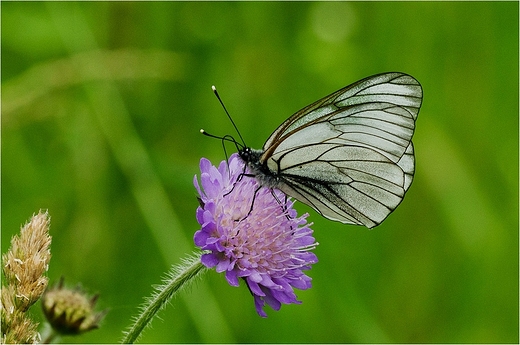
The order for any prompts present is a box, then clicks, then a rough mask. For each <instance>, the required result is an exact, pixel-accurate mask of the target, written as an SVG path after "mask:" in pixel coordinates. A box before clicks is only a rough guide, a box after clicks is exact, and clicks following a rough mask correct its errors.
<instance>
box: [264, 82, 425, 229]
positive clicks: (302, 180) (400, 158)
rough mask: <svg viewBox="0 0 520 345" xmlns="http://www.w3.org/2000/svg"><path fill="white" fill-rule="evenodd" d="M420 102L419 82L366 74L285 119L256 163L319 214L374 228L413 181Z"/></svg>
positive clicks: (287, 191) (285, 190)
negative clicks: (414, 139) (415, 134)
mask: <svg viewBox="0 0 520 345" xmlns="http://www.w3.org/2000/svg"><path fill="white" fill-rule="evenodd" d="M421 102H422V89H421V86H420V84H419V83H418V82H417V81H416V80H415V79H414V78H413V77H411V76H409V75H406V74H403V73H385V74H380V75H376V76H372V77H368V78H366V79H363V80H361V81H359V82H357V83H354V84H352V85H350V86H347V87H345V88H343V89H341V90H339V91H336V92H334V93H333V94H331V95H329V96H327V97H324V98H322V99H321V100H319V101H317V102H315V103H313V104H311V105H309V106H307V107H305V108H303V109H302V110H300V111H298V112H297V113H296V114H294V115H293V116H291V117H290V118H289V119H287V120H286V121H285V122H283V123H282V124H281V125H280V126H279V127H278V128H277V129H276V130H275V132H274V133H273V134H272V135H271V136H270V137H269V139H267V141H266V143H265V144H264V147H263V150H264V153H263V155H262V156H261V158H260V163H261V164H266V165H267V167H268V169H269V170H270V171H271V173H272V175H273V176H276V177H277V179H278V181H279V183H278V186H277V188H279V189H280V190H282V191H283V192H285V193H286V194H288V195H290V196H292V197H294V198H296V199H297V200H299V201H301V202H303V203H305V204H308V205H309V206H311V207H313V208H314V209H316V210H317V211H318V212H320V213H321V214H322V215H323V216H325V217H327V218H330V219H333V220H337V221H341V222H343V223H347V224H362V225H365V226H367V227H369V228H372V227H374V226H376V225H378V224H379V223H381V222H382V221H383V220H384V219H385V218H386V217H387V216H388V214H389V213H390V212H392V211H393V210H394V209H395V208H396V207H397V205H399V203H400V202H401V200H402V199H403V197H404V194H405V192H406V191H407V190H408V188H409V187H410V185H411V183H412V180H413V174H414V167H415V166H414V155H413V145H412V142H411V139H412V136H413V132H414V129H415V120H416V118H417V114H418V112H419V108H420V106H421Z"/></svg>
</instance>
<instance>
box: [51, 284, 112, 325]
mask: <svg viewBox="0 0 520 345" xmlns="http://www.w3.org/2000/svg"><path fill="white" fill-rule="evenodd" d="M97 299H98V295H95V296H94V297H89V296H87V295H86V294H85V293H84V292H83V291H82V290H81V289H80V288H79V286H78V287H76V288H75V289H67V288H64V287H63V278H62V279H61V280H60V281H59V283H58V284H57V285H55V286H53V287H52V288H50V289H47V290H46V291H45V293H44V294H43V299H42V308H43V313H44V314H45V317H46V318H47V321H49V323H50V324H51V326H52V328H54V329H55V330H56V331H57V332H59V333H61V334H69V335H76V334H81V333H85V332H88V331H90V330H93V329H96V328H98V327H99V322H100V321H101V319H102V318H103V317H104V316H105V314H106V313H107V311H106V310H105V311H101V312H99V313H96V312H94V307H95V305H96V302H97Z"/></svg>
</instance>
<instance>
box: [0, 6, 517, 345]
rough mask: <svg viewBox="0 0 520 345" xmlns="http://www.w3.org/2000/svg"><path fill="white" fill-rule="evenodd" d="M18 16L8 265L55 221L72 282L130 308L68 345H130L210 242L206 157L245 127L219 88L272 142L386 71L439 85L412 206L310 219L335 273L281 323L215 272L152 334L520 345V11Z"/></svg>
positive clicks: (7, 148)
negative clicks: (20, 235) (179, 268)
mask: <svg viewBox="0 0 520 345" xmlns="http://www.w3.org/2000/svg"><path fill="white" fill-rule="evenodd" d="M1 7H2V223H1V225H2V252H5V250H6V249H7V247H8V245H9V239H10V237H11V236H12V235H13V234H15V233H16V232H17V231H18V229H19V226H20V224H21V223H23V221H24V220H25V219H27V217H28V216H30V215H31V214H33V213H34V212H35V211H37V210H39V209H48V210H49V214H50V215H51V216H52V222H53V223H52V230H51V231H52V233H51V235H52V236H53V243H52V249H51V250H52V260H51V262H50V269H49V277H50V278H51V281H56V280H58V279H59V277H60V276H62V275H63V276H65V277H66V280H67V281H69V282H75V281H77V282H81V283H82V284H83V286H84V287H86V288H87V289H88V290H89V291H91V292H92V293H99V294H100V299H99V302H98V304H99V306H100V308H101V309H103V308H110V312H109V314H108V315H107V316H106V318H105V320H104V322H103V323H102V325H101V328H100V329H99V330H96V331H93V332H91V333H89V334H86V335H84V337H82V338H78V339H76V338H72V337H71V338H67V339H66V341H67V342H75V341H76V342H97V343H107V342H116V341H118V340H119V339H121V334H122V333H121V332H122V330H124V329H125V328H126V327H127V326H128V325H129V322H130V319H131V317H132V316H133V315H135V314H136V311H137V307H138V306H139V305H140V304H141V303H142V301H143V298H144V297H145V296H149V295H150V294H151V292H152V287H151V285H153V284H157V283H160V279H161V277H162V276H163V275H164V273H165V272H166V271H167V270H168V268H169V267H170V266H171V265H172V264H176V263H179V262H180V259H181V258H183V257H184V256H186V255H187V254H188V253H190V252H191V251H192V250H193V248H194V245H193V243H192V237H193V234H194V232H195V231H196V230H197V222H196V220H195V209H196V207H197V200H196V198H195V190H194V188H193V185H192V179H193V176H194V175H195V174H197V173H198V162H199V159H200V157H202V156H204V157H208V158H209V159H211V160H212V161H213V162H214V163H217V162H219V161H221V160H223V159H224V157H225V156H224V153H223V151H222V146H221V143H220V142H219V141H217V140H213V139H210V138H207V137H204V136H202V135H200V133H199V129H200V128H204V129H206V130H207V131H208V132H211V133H214V134H218V135H223V134H232V135H235V133H234V132H233V128H232V126H231V124H230V123H229V121H228V120H227V118H226V116H225V114H224V112H223V110H222V109H221V107H220V105H219V103H218V101H217V100H216V99H215V97H214V96H213V94H212V92H211V85H216V86H217V87H218V89H219V93H220V95H221V96H222V98H223V100H224V102H225V103H226V105H227V107H228V109H229V111H230V112H231V114H232V116H233V117H234V119H235V121H236V122H237V125H238V126H239V128H240V130H241V131H242V135H243V136H244V138H245V139H246V140H247V143H248V144H249V145H251V146H252V147H255V148H260V147H261V146H262V144H263V141H264V140H265V139H266V138H267V136H268V135H269V134H270V133H271V131H272V130H274V129H275V128H276V126H277V125H278V124H279V123H281V122H282V121H283V120H284V119H286V118H287V117H288V116H289V115H291V114H292V113H293V112H295V111H297V110H298V109H300V108H302V107H303V106H305V105H307V104H309V103H311V102H313V101H315V100H317V99H318V98H320V97H322V96H325V95H327V94H329V93H331V92H333V91H335V90H337V89H339V88H341V87H343V86H345V85H347V84H350V83H352V82H354V81H356V80H358V79H361V78H363V77H366V76H368V75H372V74H376V73H380V72H385V71H402V72H406V73H409V74H411V75H413V76H414V77H416V78H417V79H418V80H419V81H420V82H421V83H422V86H423V89H424V102H423V107H422V109H421V112H420V114H419V118H418V121H417V129H416V134H415V136H414V143H415V149H416V159H417V171H416V176H415V180H414V183H413V185H412V187H411V189H410V192H409V193H408V194H407V196H406V198H405V199H404V201H403V203H402V204H401V206H400V207H399V208H398V209H397V210H396V211H395V212H394V213H393V214H392V215H391V216H390V217H389V218H388V219H387V220H386V221H385V222H384V223H383V224H382V225H380V226H379V227H377V228H375V229H374V230H371V231H368V230H366V229H364V228H360V227H354V226H346V225H342V224H339V223H334V222H330V221H327V220H325V219H322V218H321V217H319V216H318V215H317V214H316V213H315V212H314V211H311V210H309V212H310V213H311V218H310V221H313V222H315V225H314V229H315V237H316V239H317V241H319V242H320V246H319V247H318V248H317V250H316V252H317V255H318V257H319V259H320V262H319V263H318V264H317V265H315V266H314V267H313V269H312V270H311V271H310V272H309V275H310V276H312V277H313V285H314V286H313V288H312V289H310V290H308V291H300V292H299V293H298V296H299V297H300V299H301V300H302V301H303V304H302V305H290V306H283V307H282V309H281V310H280V311H279V312H274V311H269V310H268V314H269V317H268V318H267V319H265V320H264V319H261V318H259V317H258V315H257V314H256V312H255V308H254V305H253V299H252V297H251V296H250V294H249V292H248V291H247V288H246V287H245V286H241V288H239V289H237V288H232V287H230V286H229V285H228V284H227V283H226V282H225V278H224V276H223V275H218V274H216V273H215V272H214V271H212V272H208V273H207V274H206V275H205V276H204V278H203V279H202V280H201V281H199V282H197V284H195V285H194V286H193V287H192V288H191V289H190V290H189V291H184V293H181V295H182V297H181V298H178V299H175V300H174V301H173V305H172V306H170V307H168V308H166V309H165V310H164V311H162V312H161V313H160V316H161V318H162V321H161V320H156V321H155V322H154V323H153V325H152V329H149V330H148V331H147V332H145V334H144V336H143V338H142V339H141V341H142V342H145V343H154V342H163V343H177V342H180V343H193V342H195V343H196V342H212V343H217V342H244V343H261V342H273V343H286V342H289V343H300V342H319V343H328V342H341V343H347V342H369V343H374V342H403V343H406V342H414V343H415V342H417V343H420V342H434V343H441V342H450V343H455V342H470V343H473V342H486V343H493V342H500V343H506V342H515V343H516V342H518V341H519V338H518V337H519V335H518V322H519V319H518V208H519V205H518V163H519V162H518V157H519V152H518V112H519V103H518V94H519V89H518V82H519V80H518V72H519V70H518V51H519V46H518V42H519V37H518V2H471V3H467V2H457V3H453V2H404V3H395V2H387V3H380V2H355V3H346V2H304V3H301V2H283V3H277V2H260V3H257V2H2V3H1ZM233 150H234V148H233V147H232V146H228V147H227V151H228V153H230V152H233ZM296 207H297V208H298V209H299V210H300V212H302V211H306V210H308V208H306V207H304V206H303V205H297V206H296ZM331 330H332V331H331Z"/></svg>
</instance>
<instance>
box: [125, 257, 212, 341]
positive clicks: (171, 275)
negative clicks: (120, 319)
mask: <svg viewBox="0 0 520 345" xmlns="http://www.w3.org/2000/svg"><path fill="white" fill-rule="evenodd" d="M200 256H201V253H195V254H194V255H192V256H189V257H188V258H186V259H184V260H183V262H182V264H180V265H176V266H173V267H172V269H171V270H170V272H168V275H167V277H166V279H164V281H163V284H161V285H159V286H157V287H156V288H155V291H154V292H153V294H152V296H151V297H148V298H147V299H146V301H145V303H144V304H143V305H142V306H141V313H140V315H138V316H137V317H136V318H135V319H134V323H133V324H132V325H131V326H130V328H129V330H128V331H126V332H125V334H124V338H123V340H122V341H121V343H122V344H133V343H134V342H135V341H136V340H137V338H138V337H139V336H140V335H141V333H142V331H143V330H144V329H145V328H146V327H147V326H148V325H149V324H150V322H151V321H152V319H153V318H154V316H155V315H156V314H157V312H158V311H159V310H161V309H162V308H163V307H164V306H165V305H166V303H168V302H169V301H170V299H171V298H172V297H173V296H174V295H175V294H176V293H177V292H178V291H180V290H181V288H183V287H186V286H188V285H189V283H190V282H192V281H193V278H195V277H196V276H197V275H198V274H199V273H201V272H202V271H205V268H206V267H205V266H204V265H202V263H201V262H200Z"/></svg>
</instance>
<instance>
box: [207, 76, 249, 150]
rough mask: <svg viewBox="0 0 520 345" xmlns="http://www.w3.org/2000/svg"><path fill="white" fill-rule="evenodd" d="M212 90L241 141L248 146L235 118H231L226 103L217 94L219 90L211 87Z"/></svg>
mask: <svg viewBox="0 0 520 345" xmlns="http://www.w3.org/2000/svg"><path fill="white" fill-rule="evenodd" d="M211 89H212V90H213V93H214V94H215V96H217V99H218V101H219V102H220V104H221V105H222V108H224V111H225V112H226V115H227V116H228V118H229V120H230V121H231V123H232V124H233V127H235V130H236V131H237V133H238V136H239V137H240V140H242V144H243V145H244V146H247V145H246V142H245V141H244V138H242V134H240V131H239V130H238V127H237V125H236V124H235V121H233V118H232V117H231V115H229V112H228V111H227V109H226V106H225V105H224V102H222V99H221V98H220V96H219V94H218V92H217V88H216V87H215V86H211Z"/></svg>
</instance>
